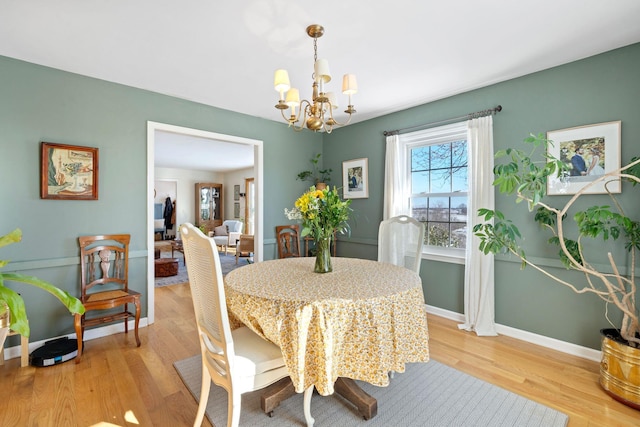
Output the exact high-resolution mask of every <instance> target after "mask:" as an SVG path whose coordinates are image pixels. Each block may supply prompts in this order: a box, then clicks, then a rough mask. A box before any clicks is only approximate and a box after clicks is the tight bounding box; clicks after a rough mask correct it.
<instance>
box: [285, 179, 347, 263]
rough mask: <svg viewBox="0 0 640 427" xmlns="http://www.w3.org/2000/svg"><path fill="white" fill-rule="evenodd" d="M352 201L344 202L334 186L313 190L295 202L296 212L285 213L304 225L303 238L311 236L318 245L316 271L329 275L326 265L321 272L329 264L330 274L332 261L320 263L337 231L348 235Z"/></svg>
mask: <svg viewBox="0 0 640 427" xmlns="http://www.w3.org/2000/svg"><path fill="white" fill-rule="evenodd" d="M349 205H351V200H342V199H341V198H340V193H339V192H338V189H337V188H336V187H335V186H334V187H333V189H332V188H330V187H327V188H325V189H324V190H317V189H316V187H315V186H311V187H310V188H309V191H307V192H306V193H304V194H303V195H302V196H300V197H299V198H298V200H296V203H295V205H294V208H293V209H291V210H289V209H285V210H284V213H285V215H286V216H287V218H289V219H292V220H298V221H300V222H301V223H302V232H301V235H302V237H305V236H311V237H313V240H314V241H315V242H316V249H317V252H316V271H318V272H320V271H319V269H322V270H325V271H323V272H326V271H327V267H326V265H325V266H324V267H323V268H319V266H318V263H319V262H320V263H323V264H327V263H328V271H331V259H330V258H328V259H320V257H321V256H327V257H328V255H327V253H328V250H329V246H330V243H331V238H332V237H333V233H334V231H336V232H339V233H342V234H344V233H349V232H350V231H351V229H350V227H349V223H348V222H347V221H348V220H349V215H350V214H351V212H352V210H351V207H350V206H349Z"/></svg>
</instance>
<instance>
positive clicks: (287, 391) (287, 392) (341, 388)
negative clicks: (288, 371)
mask: <svg viewBox="0 0 640 427" xmlns="http://www.w3.org/2000/svg"><path fill="white" fill-rule="evenodd" d="M333 388H334V390H335V392H336V393H338V394H339V395H340V396H342V397H344V398H345V399H346V400H348V401H349V402H351V403H352V404H353V405H354V406H355V407H356V408H357V409H358V412H359V413H360V415H362V417H363V418H364V419H365V420H370V419H371V418H373V417H375V416H376V415H377V414H378V401H377V400H376V399H375V398H374V397H372V396H370V395H369V394H368V393H366V392H365V391H364V390H362V389H361V388H360V387H359V386H358V384H356V382H355V381H354V380H352V379H351V378H343V377H340V378H338V379H337V380H336V382H335V384H334V385H333ZM294 394H296V391H295V389H294V387H293V383H292V382H291V378H288V377H287V378H283V379H281V380H280V381H278V382H276V383H274V384H272V385H270V386H269V387H267V388H266V389H264V393H262V395H261V396H260V408H262V410H263V411H264V412H265V413H267V414H269V416H270V417H271V416H273V410H274V409H275V408H277V407H278V405H280V402H282V401H284V400H287V399H288V398H290V397H291V396H293V395H294Z"/></svg>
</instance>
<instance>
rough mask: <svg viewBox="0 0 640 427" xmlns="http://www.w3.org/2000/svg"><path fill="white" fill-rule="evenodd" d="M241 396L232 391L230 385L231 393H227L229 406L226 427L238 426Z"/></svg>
mask: <svg viewBox="0 0 640 427" xmlns="http://www.w3.org/2000/svg"><path fill="white" fill-rule="evenodd" d="M241 403H242V400H241V396H240V393H235V392H234V391H233V385H231V391H230V392H229V404H228V409H227V411H228V415H227V417H228V418H227V427H238V426H239V425H240V408H241Z"/></svg>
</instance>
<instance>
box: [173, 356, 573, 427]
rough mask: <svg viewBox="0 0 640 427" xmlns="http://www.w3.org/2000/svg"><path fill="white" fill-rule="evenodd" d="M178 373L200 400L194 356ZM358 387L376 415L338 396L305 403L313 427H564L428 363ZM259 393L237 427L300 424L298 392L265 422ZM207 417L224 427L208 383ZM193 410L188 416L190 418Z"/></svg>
mask: <svg viewBox="0 0 640 427" xmlns="http://www.w3.org/2000/svg"><path fill="white" fill-rule="evenodd" d="M174 366H175V368H176V370H177V371H178V374H179V375H180V377H181V378H182V381H184V383H185V385H186V386H187V388H188V389H189V391H190V392H191V393H192V394H193V396H194V397H195V399H196V401H199V397H200V384H201V375H202V371H201V369H202V363H201V361H200V356H199V355H198V356H193V357H190V358H188V359H184V360H180V361H178V362H176V363H174ZM358 384H359V385H360V386H361V387H362V388H363V389H364V391H366V392H367V393H369V394H370V395H372V396H373V397H375V398H376V399H377V400H378V415H376V416H375V417H374V418H372V419H371V420H369V421H365V420H364V419H363V418H362V417H360V416H359V415H358V413H357V411H356V410H355V408H354V407H353V406H352V405H351V403H349V402H347V401H346V400H344V399H343V398H342V397H341V396H339V395H337V394H335V395H332V396H320V395H318V394H314V396H313V398H312V399H311V416H313V418H315V424H314V425H315V426H317V427H323V426H340V427H349V426H385V427H389V426H402V427H436V426H437V427H445V426H456V427H461V426H482V427H487V426H491V427H493V426H504V427H514V426H518V427H520V426H531V427H533V426H541V427H542V426H544V427H556V426H558V427H559V426H566V425H567V422H568V421H569V417H568V416H567V415H565V414H563V413H562V412H559V411H556V410H554V409H551V408H549V407H547V406H544V405H541V404H539V403H536V402H534V401H532V400H529V399H526V398H524V397H522V396H519V395H517V394H515V393H511V392H509V391H507V390H504V389H502V388H500V387H497V386H494V385H493V384H489V383H487V382H485V381H482V380H479V379H477V378H475V377H472V376H471V375H467V374H465V373H463V372H460V371H457V370H456V369H453V368H451V367H449V366H446V365H443V364H442V363H438V362H436V361H435V360H431V361H429V362H428V363H412V364H408V365H407V367H406V371H405V372H404V373H402V374H396V375H395V376H394V378H393V379H392V380H391V384H390V385H389V386H388V387H376V386H373V385H371V384H368V383H364V382H360V381H358ZM261 393H262V391H261V390H258V391H254V392H252V393H247V394H244V395H242V410H241V412H240V425H241V426H274V427H282V426H306V423H305V420H304V413H303V409H302V394H297V395H295V396H293V397H291V398H289V399H288V400H286V401H284V402H282V403H281V404H280V406H278V407H277V408H276V409H275V410H274V411H273V418H269V417H268V416H267V415H266V414H265V413H264V412H262V410H261V409H260V394H261ZM206 413H207V417H208V418H209V421H211V423H212V424H214V425H215V426H216V427H223V426H226V424H227V393H226V391H225V390H224V389H223V388H222V387H217V386H216V385H214V384H212V386H211V391H210V393H209V401H208V403H207V412H206ZM195 415H196V414H195V411H194V413H193V416H194V418H195Z"/></svg>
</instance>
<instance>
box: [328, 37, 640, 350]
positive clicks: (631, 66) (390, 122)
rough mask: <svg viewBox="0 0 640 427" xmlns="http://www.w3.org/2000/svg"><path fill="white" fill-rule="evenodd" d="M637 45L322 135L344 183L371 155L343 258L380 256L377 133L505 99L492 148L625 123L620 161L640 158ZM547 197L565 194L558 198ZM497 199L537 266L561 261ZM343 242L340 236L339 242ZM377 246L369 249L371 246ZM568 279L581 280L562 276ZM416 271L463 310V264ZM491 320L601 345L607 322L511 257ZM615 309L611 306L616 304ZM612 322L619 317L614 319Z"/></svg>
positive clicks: (529, 224) (431, 296) (441, 303)
mask: <svg viewBox="0 0 640 427" xmlns="http://www.w3.org/2000/svg"><path fill="white" fill-rule="evenodd" d="M639 69H640V44H635V45H632V46H628V47H626V48H622V49H617V50H614V51H610V52H606V53H604V54H601V55H598V56H595V57H591V58H587V59H584V60H581V61H577V62H573V63H570V64H567V65H563V66H559V67H556V68H553V69H550V70H546V71H542V72H538V73H535V74H530V75H527V76H524V77H521V78H517V79H513V80H510V81H507V82H504V83H499V84H495V85H492V86H489V87H486V88H482V89H478V90H474V91H470V92H467V93H464V94H461V95H457V96H452V97H450V98H447V99H443V100H439V101H436V102H432V103H429V104H425V105H421V106H418V107H415V108H411V109H408V110H405V111H402V112H399V113H394V114H390V115H387V116H384V117H380V118H377V119H372V120H368V121H366V122H362V123H358V124H356V125H353V126H349V127H347V128H344V129H340V130H338V131H335V132H333V133H332V134H330V135H327V136H325V138H324V159H325V160H324V161H325V165H324V166H325V167H331V168H333V170H334V182H337V181H341V178H340V175H339V172H338V173H336V172H335V171H340V170H341V162H342V161H343V160H349V159H355V158H360V157H367V158H368V159H369V188H370V197H369V198H368V199H357V200H354V201H353V205H352V206H353V207H354V209H355V210H356V211H357V212H358V217H357V220H356V221H354V222H353V227H352V236H351V239H348V238H347V237H344V238H343V239H344V240H350V241H349V243H348V244H341V246H339V248H340V247H341V248H342V249H343V250H344V251H341V255H343V256H357V255H358V254H361V253H367V254H368V256H367V257H368V258H372V259H374V258H375V257H376V252H375V246H374V245H375V242H376V238H377V227H378V224H379V222H380V221H381V220H382V201H383V180H384V155H385V137H384V136H383V131H385V130H393V129H402V128H407V127H412V126H418V125H420V124H423V123H429V122H435V121H438V120H444V119H448V118H451V117H458V116H461V115H464V114H466V113H470V112H474V111H479V110H485V109H488V108H493V107H495V106H497V105H502V107H503V110H502V112H501V113H499V114H497V115H496V116H495V117H494V122H493V123H494V145H495V146H494V148H495V150H499V149H502V148H506V147H510V146H518V145H519V144H522V141H523V139H524V138H526V137H527V136H528V135H529V134H530V133H539V132H546V131H549V130H558V129H565V128H569V127H574V126H580V125H587V124H595V123H603V122H609V121H615V120H621V121H622V148H621V157H622V162H623V163H625V162H628V161H629V160H630V159H631V158H632V157H633V156H638V155H640V120H639V119H640V101H639V100H640V80H639V79H638V70H639ZM630 190H631V187H630V186H629V185H628V184H624V185H623V194H622V197H621V199H622V201H623V203H624V205H625V206H626V209H627V212H628V213H629V212H636V213H637V212H639V211H640V198H638V196H637V193H636V194H633V191H630ZM551 199H554V200H552V201H554V202H555V201H561V200H563V199H564V200H567V197H566V196H565V197H559V196H554V197H552V198H551ZM585 203H587V204H589V205H591V204H607V203H609V199H608V198H607V196H602V195H591V196H588V197H586V198H585V200H583V204H585ZM496 205H497V208H498V209H499V210H502V211H503V212H505V213H506V214H507V215H509V216H510V217H513V218H518V225H519V226H520V229H521V230H522V231H523V233H524V234H525V235H526V236H527V242H526V244H527V254H528V256H530V257H535V258H536V259H537V260H538V261H540V262H542V263H543V264H548V265H551V266H557V265H558V263H557V261H555V260H554V254H555V253H556V250H555V249H553V248H551V247H549V246H548V245H546V239H547V238H548V237H549V236H548V235H546V234H542V233H539V232H538V230H537V228H536V227H537V226H535V225H534V223H533V221H532V220H531V216H530V214H529V213H528V211H527V209H526V206H524V204H520V205H517V206H516V205H515V204H514V203H513V201H512V199H507V198H505V197H504V196H501V195H497V196H496ZM345 243H346V242H345ZM372 248H373V250H372ZM556 271H557V272H559V273H560V274H561V275H565V276H566V277H568V278H569V279H570V280H573V281H574V283H578V282H579V281H582V280H583V278H582V276H579V275H568V274H567V273H566V272H565V271H564V270H563V269H557V270H556ZM421 276H422V280H423V286H424V291H425V298H426V300H427V303H428V304H430V305H434V306H437V307H440V308H444V309H447V310H451V311H454V312H458V313H462V312H463V302H464V297H463V295H464V293H463V280H464V268H463V266H461V265H458V264H448V263H441V262H435V261H429V260H423V262H422V271H421ZM495 295H496V322H498V323H500V324H504V325H508V326H512V327H515V328H519V329H523V330H526V331H530V332H533V333H537V334H541V335H545V336H549V337H553V338H557V339H560V340H563V341H567V342H572V343H575V344H579V345H583V346H588V347H592V348H599V347H600V345H599V340H600V336H599V329H600V328H603V327H608V323H607V321H606V319H605V317H604V304H603V303H602V302H601V301H600V300H598V299H597V298H595V297H593V296H584V295H579V296H578V295H576V294H574V293H572V291H570V290H569V289H567V288H563V287H562V286H561V285H558V284H556V283H554V282H550V281H549V279H547V278H545V277H544V276H543V275H542V274H540V273H537V272H535V271H533V269H531V268H528V269H526V270H524V271H521V270H520V263H519V262H517V261H516V260H515V259H509V258H505V257H498V259H497V261H496V290H495ZM611 311H613V312H615V311H617V310H616V309H612V310H611ZM612 317H613V318H616V315H613V316H612Z"/></svg>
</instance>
